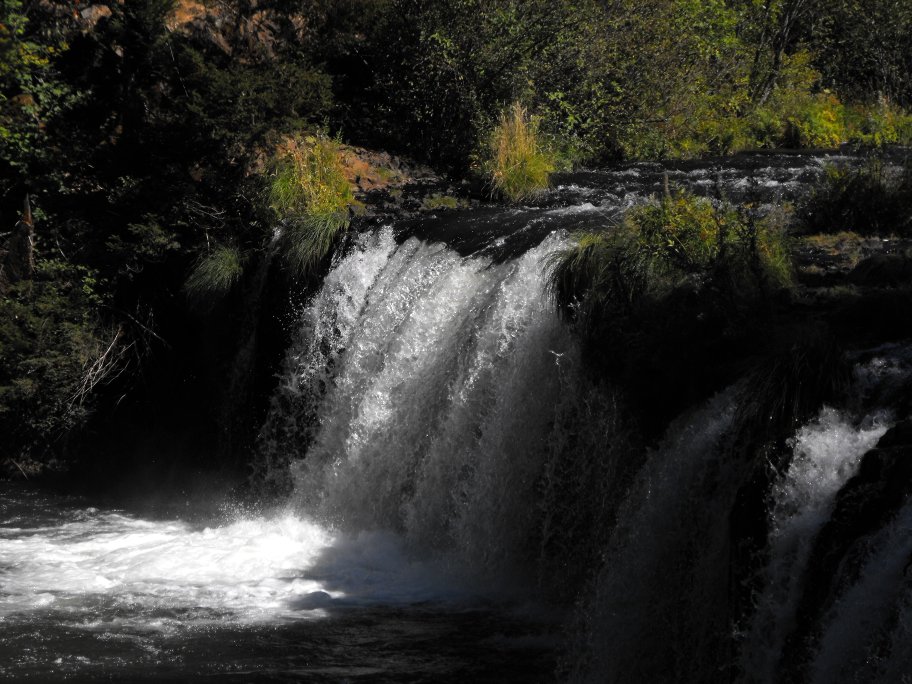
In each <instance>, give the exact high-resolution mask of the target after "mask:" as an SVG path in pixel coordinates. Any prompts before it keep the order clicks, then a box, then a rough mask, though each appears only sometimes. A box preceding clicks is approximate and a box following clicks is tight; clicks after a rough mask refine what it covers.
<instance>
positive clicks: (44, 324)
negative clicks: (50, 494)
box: [0, 260, 132, 463]
mask: <svg viewBox="0 0 912 684" xmlns="http://www.w3.org/2000/svg"><path fill="white" fill-rule="evenodd" d="M35 275H36V277H35V279H34V280H23V281H21V282H18V283H16V284H14V285H13V286H12V287H11V288H10V290H9V291H8V292H7V293H6V295H5V296H3V297H0V434H3V440H2V444H0V460H3V459H6V458H10V459H13V460H14V462H15V463H21V462H22V461H23V460H25V461H29V460H31V461H33V462H47V461H49V460H52V459H53V458H56V457H60V456H66V455H67V453H66V452H67V442H68V441H69V438H70V436H71V434H70V433H72V432H74V431H77V430H78V429H79V428H81V427H83V425H84V424H85V422H86V420H87V419H88V418H89V416H90V415H91V411H92V408H93V404H94V400H95V390H96V389H97V388H98V387H99V386H101V385H104V384H106V383H108V382H110V381H111V380H112V379H114V378H116V376H118V375H119V374H120V373H122V372H123V369H124V367H125V365H126V363H127V361H128V358H127V354H128V352H130V348H131V346H132V345H131V344H129V343H127V342H126V340H125V337H124V335H123V333H122V331H121V330H120V329H117V330H112V329H109V328H108V327H107V326H104V325H102V323H101V322H100V321H99V320H98V318H97V316H96V315H95V313H94V310H95V309H96V308H97V305H98V303H99V302H98V297H97V295H96V294H95V291H94V288H95V286H96V284H97V283H96V280H95V274H94V273H93V272H91V271H88V270H87V269H85V268H82V267H77V266H73V265H71V264H67V263H65V262H61V261H48V260H39V262H38V268H37V272H36V274H35Z"/></svg>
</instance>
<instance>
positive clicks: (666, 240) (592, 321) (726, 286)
mask: <svg viewBox="0 0 912 684" xmlns="http://www.w3.org/2000/svg"><path fill="white" fill-rule="evenodd" d="M548 268H549V291H550V293H551V296H552V297H553V299H554V301H555V302H556V304H557V305H558V307H559V309H560V310H561V311H562V312H563V313H564V315H566V316H568V317H570V318H571V319H575V320H579V321H580V322H582V323H583V324H584V325H585V326H592V325H597V324H598V323H599V321H600V320H606V321H608V320H613V321H615V322H617V321H618V320H619V319H620V318H623V317H630V316H633V317H635V316H637V315H638V314H639V313H640V312H642V311H644V310H645V309H648V308H650V307H651V306H652V305H654V304H655V303H657V302H660V301H662V300H663V299H666V298H668V297H669V296H670V295H672V294H673V293H675V292H676V291H683V290H690V291H692V292H696V293H697V294H698V295H699V294H702V293H706V294H707V296H709V297H711V298H713V299H714V306H716V305H718V306H721V307H722V308H732V307H738V306H739V305H741V304H744V303H747V302H749V301H751V300H755V299H757V298H759V297H760V296H762V295H763V294H764V293H766V292H769V291H773V290H776V289H780V288H787V287H788V286H789V285H790V284H791V277H792V276H791V262H790V258H789V251H788V247H787V245H786V243H785V238H784V235H783V232H782V230H781V229H780V228H778V227H776V226H774V225H773V224H772V222H770V221H757V220H753V219H752V218H750V217H748V216H747V215H745V214H744V213H743V212H740V211H738V210H736V209H735V208H732V207H729V206H725V207H722V208H717V207H714V206H713V204H712V203H711V202H709V201H708V200H705V199H701V198H696V197H693V196H690V195H686V194H678V195H677V196H669V197H665V198H663V199H662V200H660V201H656V202H652V203H650V204H645V205H641V206H638V207H635V208H633V209H631V210H630V211H629V212H628V213H627V215H626V216H625V217H624V219H623V221H621V222H620V223H619V224H618V225H616V226H614V227H612V228H610V229H607V230H605V231H601V232H594V233H584V234H580V235H577V240H576V244H575V245H573V246H572V247H569V248H567V249H565V250H563V251H560V252H558V253H556V254H555V255H554V256H553V257H552V259H551V260H550V262H549V265H548Z"/></svg>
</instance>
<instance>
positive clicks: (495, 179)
mask: <svg viewBox="0 0 912 684" xmlns="http://www.w3.org/2000/svg"><path fill="white" fill-rule="evenodd" d="M484 168H485V171H486V173H487V175H488V177H489V178H490V181H491V185H492V186H493V188H494V190H495V192H497V193H498V194H500V195H501V196H503V197H505V198H507V199H508V200H510V201H512V202H519V201H522V200H524V199H528V198H529V197H532V196H534V195H535V194H536V193H538V192H540V191H541V190H544V189H546V188H547V187H548V178H549V176H550V174H551V173H552V172H553V171H554V169H555V159H554V156H553V155H552V154H551V153H550V152H549V151H548V150H546V149H545V146H544V145H543V144H542V141H541V134H540V132H539V124H538V119H537V118H536V117H533V116H530V115H529V113H528V112H527V111H526V108H525V107H523V106H522V105H521V104H520V103H519V102H515V103H513V105H512V106H511V107H510V109H509V110H508V111H506V112H504V113H503V114H501V117H500V121H499V122H498V124H497V126H495V127H494V130H493V131H492V133H491V136H490V139H489V141H488V160H487V162H486V163H485V165H484Z"/></svg>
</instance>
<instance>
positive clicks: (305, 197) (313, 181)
mask: <svg viewBox="0 0 912 684" xmlns="http://www.w3.org/2000/svg"><path fill="white" fill-rule="evenodd" d="M268 201H269V206H270V207H271V208H272V210H273V211H274V212H275V213H276V215H277V216H278V218H279V219H280V220H281V221H282V223H283V231H282V251H283V254H284V258H285V261H286V264H287V265H288V267H289V268H290V269H291V270H292V272H294V273H297V274H299V275H303V274H306V273H308V272H309V271H311V270H312V269H313V268H315V267H316V266H317V265H318V264H319V263H320V261H321V260H322V259H323V258H324V257H325V256H326V255H327V254H328V253H329V251H330V250H331V249H332V245H333V242H334V241H335V239H336V236H337V235H338V234H339V232H340V231H342V230H344V229H345V228H347V227H348V223H349V207H350V206H351V205H352V204H353V203H354V201H355V198H354V193H353V192H352V187H351V184H350V183H349V182H348V179H347V178H346V176H345V170H344V168H343V166H342V160H341V155H340V149H339V143H338V142H337V141H335V140H332V139H331V138H327V137H326V136H323V135H320V136H308V137H306V138H304V139H303V140H295V141H292V142H291V143H290V144H289V145H288V146H287V148H286V150H285V152H284V154H283V155H282V156H281V157H280V158H279V160H278V161H277V163H276V164H275V167H274V170H273V173H272V176H271V180H270V184H269V192H268Z"/></svg>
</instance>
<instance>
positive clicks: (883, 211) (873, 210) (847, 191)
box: [800, 157, 912, 235]
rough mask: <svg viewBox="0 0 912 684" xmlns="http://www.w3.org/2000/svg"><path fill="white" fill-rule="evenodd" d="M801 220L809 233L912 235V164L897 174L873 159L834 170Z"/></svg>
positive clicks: (811, 198) (808, 203) (812, 197)
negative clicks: (852, 166)
mask: <svg viewBox="0 0 912 684" xmlns="http://www.w3.org/2000/svg"><path fill="white" fill-rule="evenodd" d="M800 219H801V223H802V225H803V227H804V229H805V230H806V231H807V232H809V233H840V232H845V231H850V232H855V233H859V234H861V235H891V234H895V235H903V234H908V233H909V231H912V163H910V162H907V163H906V165H905V169H904V170H903V171H902V172H901V173H895V172H894V170H891V169H890V168H889V167H888V165H887V164H885V163H884V162H883V160H881V159H879V158H878V157H871V158H870V159H868V161H867V162H866V163H865V164H864V165H863V166H861V167H859V168H855V169H853V168H847V167H839V166H831V167H829V168H827V170H826V176H825V177H824V179H823V182H822V183H821V184H820V185H819V186H818V187H817V188H816V189H815V190H814V192H813V193H811V195H810V196H809V197H808V199H807V200H806V201H805V203H804V205H803V207H802V209H801V212H800Z"/></svg>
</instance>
